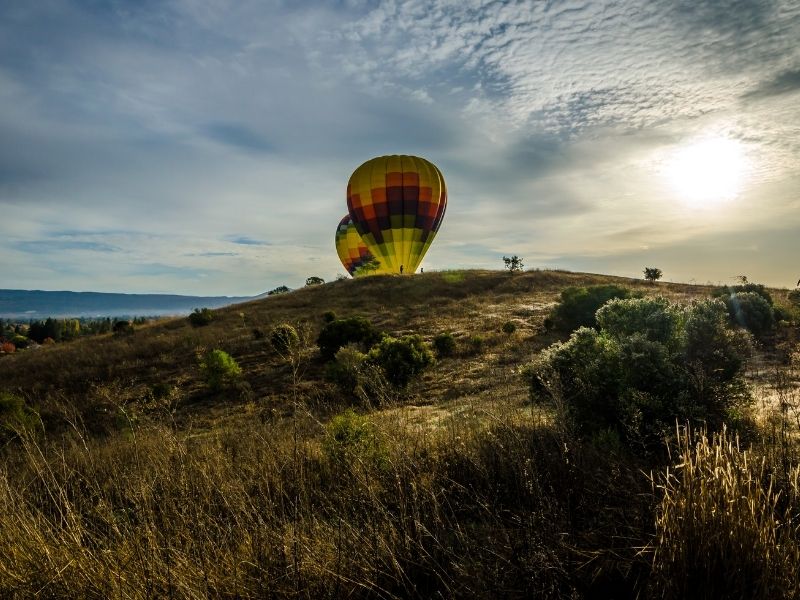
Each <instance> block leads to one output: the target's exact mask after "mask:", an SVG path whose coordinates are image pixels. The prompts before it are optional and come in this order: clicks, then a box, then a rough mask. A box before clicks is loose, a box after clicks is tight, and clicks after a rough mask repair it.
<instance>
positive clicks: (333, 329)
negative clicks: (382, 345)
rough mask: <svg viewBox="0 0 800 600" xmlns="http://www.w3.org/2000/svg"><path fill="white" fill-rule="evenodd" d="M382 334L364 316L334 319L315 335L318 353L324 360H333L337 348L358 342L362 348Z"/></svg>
mask: <svg viewBox="0 0 800 600" xmlns="http://www.w3.org/2000/svg"><path fill="white" fill-rule="evenodd" d="M382 335H383V334H382V333H381V332H380V331H378V330H377V329H375V327H374V326H373V325H372V323H370V322H369V321H368V320H367V319H365V318H364V317H350V318H348V319H336V320H334V321H331V322H330V323H327V324H326V325H325V326H324V327H323V328H322V331H320V332H319V337H317V346H319V353H320V355H321V356H322V358H323V359H325V360H333V358H334V356H336V353H337V352H338V351H339V348H342V347H343V346H347V345H348V344H359V345H360V346H361V347H362V348H363V349H364V350H366V349H369V348H370V347H371V346H372V345H374V344H375V343H376V342H378V341H379V340H380V339H381V336H382Z"/></svg>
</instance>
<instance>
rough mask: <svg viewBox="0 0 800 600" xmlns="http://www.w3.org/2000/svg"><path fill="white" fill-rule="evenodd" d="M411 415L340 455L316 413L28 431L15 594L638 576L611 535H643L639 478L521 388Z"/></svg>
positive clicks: (1, 584) (406, 591) (567, 584)
mask: <svg viewBox="0 0 800 600" xmlns="http://www.w3.org/2000/svg"><path fill="white" fill-rule="evenodd" d="M404 420H405V417H404V416H403V415H402V414H400V413H397V412H395V413H393V414H392V415H387V416H385V417H383V418H381V419H379V420H378V421H376V423H380V426H379V427H377V428H376V430H375V431H376V436H378V437H377V440H376V447H377V448H378V449H379V451H378V452H374V451H370V452H369V453H363V454H360V453H359V452H358V451H357V449H356V451H354V452H350V453H345V454H331V453H330V452H326V450H325V449H326V446H325V444H324V443H323V441H324V439H325V433H324V429H323V427H322V426H321V425H320V424H319V423H318V422H316V420H315V419H314V418H313V417H312V416H311V414H310V413H307V412H304V411H298V413H297V414H296V416H295V418H294V419H292V420H291V421H290V422H288V423H285V424H284V425H282V426H278V427H275V426H267V425H258V424H256V423H250V424H249V425H247V426H244V427H241V428H239V429H237V430H236V431H230V432H225V431H219V432H216V433H214V434H204V435H202V436H200V437H191V436H189V437H187V436H184V435H178V434H176V432H174V431H172V430H169V429H164V428H160V429H157V430H138V431H136V435H135V436H130V437H129V439H127V440H123V439H117V440H115V441H114V443H112V444H108V443H99V442H96V441H91V440H82V439H80V438H74V437H73V438H72V439H71V440H63V441H60V442H55V441H51V442H50V443H47V444H41V443H37V442H36V441H35V440H34V439H30V438H28V439H26V440H25V442H24V444H23V446H22V448H21V450H22V451H21V453H19V454H17V455H16V456H15V458H13V459H11V458H10V459H9V460H8V461H7V462H6V464H5V468H4V469H3V470H2V471H0V502H2V504H3V506H4V507H5V509H4V511H2V513H0V555H1V556H3V557H4V560H3V561H2V562H1V563H0V596H3V597H10V598H26V597H31V596H34V595H38V596H39V597H74V598H160V597H177V598H206V597H209V596H210V597H230V598H233V597H236V598H262V597H266V596H281V597H284V596H292V597H308V598H312V597H313V598H317V597H324V596H328V597H344V596H348V597H350V596H355V597H384V598H393V597H403V598H405V597H431V596H434V595H437V594H441V595H443V596H447V597H490V596H497V597H523V596H525V597H529V596H531V595H536V596H537V597H564V596H570V595H576V594H578V592H579V588H581V587H588V586H590V585H592V582H593V581H597V580H603V581H606V580H607V581H608V582H610V584H609V585H615V586H619V585H628V587H632V586H634V585H635V583H636V582H635V580H633V581H632V582H631V583H630V584H627V583H624V577H622V575H621V574H623V573H626V574H627V573H629V572H630V569H631V565H632V564H633V563H634V562H636V559H635V555H634V552H633V551H632V550H630V549H629V550H628V552H627V556H623V557H620V556H616V555H615V553H612V552H609V551H606V550H605V549H604V545H603V544H604V543H605V542H607V541H608V540H610V539H616V537H617V536H619V537H625V536H627V535H629V533H630V529H631V523H630V520H631V519H632V518H633V517H632V516H631V512H632V511H631V507H630V506H629V505H626V506H623V505H621V504H618V503H619V502H620V501H621V500H624V502H625V503H626V504H628V503H629V499H628V498H627V497H624V496H625V494H621V490H628V489H630V488H629V487H628V485H630V483H631V482H630V481H627V480H626V481H624V485H620V484H621V483H623V482H621V481H620V477H622V479H626V478H627V477H628V476H627V475H626V476H620V475H619V474H616V475H614V474H605V475H603V476H602V477H597V473H594V472H592V473H589V472H584V469H590V470H592V471H593V470H594V466H593V464H594V463H593V461H591V460H588V457H587V456H583V455H582V454H581V453H578V452H576V451H575V450H572V449H570V448H568V447H567V446H566V445H565V443H564V441H563V440H561V439H559V435H558V434H557V432H556V431H555V430H553V429H552V428H551V427H549V426H548V425H547V424H546V423H545V422H542V421H540V420H539V418H538V417H537V415H536V414H534V413H531V412H530V410H528V411H521V410H519V407H518V406H517V405H516V404H508V403H504V402H501V401H499V400H498V401H497V402H495V403H494V405H493V406H491V407H483V408H476V409H475V410H474V414H472V416H471V417H469V418H461V419H456V418H452V417H450V418H445V421H446V422H445V423H443V424H442V426H441V427H438V428H434V429H424V428H420V429H418V430H416V431H412V430H411V429H410V428H408V427H407V423H405V422H404ZM342 456H345V457H346V460H342ZM645 483H646V482H645V481H644V480H643V479H641V480H640V481H639V486H640V488H642V490H645V489H646V485H645ZM612 490H613V492H612ZM598 494H601V496H600V497H602V498H603V501H602V502H599V503H598V502H597V498H598ZM609 506H610V507H611V509H610V510H609ZM639 510H640V511H644V512H645V513H646V510H647V509H646V504H642V505H641V506H640V509H639ZM633 512H636V511H633ZM620 515H625V518H624V519H621V520H618V517H619V516H620ZM637 518H638V517H637ZM575 545H577V546H578V547H577V548H576V547H573V546H575ZM615 552H616V550H615ZM587 557H591V560H589V562H591V565H589V566H587ZM601 558H602V560H601ZM639 562H640V563H641V561H639ZM641 567H642V564H639V565H638V567H637V568H641ZM621 582H623V583H621Z"/></svg>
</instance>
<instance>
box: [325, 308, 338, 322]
mask: <svg viewBox="0 0 800 600" xmlns="http://www.w3.org/2000/svg"><path fill="white" fill-rule="evenodd" d="M335 320H336V313H335V312H333V311H332V310H326V311H325V312H324V313H322V322H323V323H333V322H334V321H335Z"/></svg>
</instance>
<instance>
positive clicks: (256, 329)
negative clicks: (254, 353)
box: [251, 327, 267, 340]
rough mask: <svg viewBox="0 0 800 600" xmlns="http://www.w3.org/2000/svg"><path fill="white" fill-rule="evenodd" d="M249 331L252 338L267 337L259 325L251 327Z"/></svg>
mask: <svg viewBox="0 0 800 600" xmlns="http://www.w3.org/2000/svg"><path fill="white" fill-rule="evenodd" d="M251 333H252V334H253V339H254V340H263V339H264V338H265V337H267V334H266V333H264V330H263V329H261V328H260V327H253V329H252V330H251Z"/></svg>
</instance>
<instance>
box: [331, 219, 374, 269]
mask: <svg viewBox="0 0 800 600" xmlns="http://www.w3.org/2000/svg"><path fill="white" fill-rule="evenodd" d="M335 240H336V253H337V254H338V255H339V260H341V261H342V265H344V268H345V269H346V270H347V272H348V273H350V275H352V276H353V277H358V276H359V275H366V274H372V273H377V272H379V271H380V263H379V262H378V261H377V260H376V259H375V257H374V256H373V255H372V253H371V252H370V251H369V250H368V249H367V246H366V245H365V244H364V242H363V241H362V240H361V236H360V235H358V232H357V231H356V228H355V225H353V221H352V220H351V219H350V215H345V216H344V217H343V218H342V220H341V221H339V225H338V226H337V227H336V238H335Z"/></svg>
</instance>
